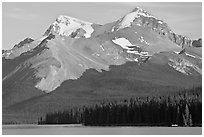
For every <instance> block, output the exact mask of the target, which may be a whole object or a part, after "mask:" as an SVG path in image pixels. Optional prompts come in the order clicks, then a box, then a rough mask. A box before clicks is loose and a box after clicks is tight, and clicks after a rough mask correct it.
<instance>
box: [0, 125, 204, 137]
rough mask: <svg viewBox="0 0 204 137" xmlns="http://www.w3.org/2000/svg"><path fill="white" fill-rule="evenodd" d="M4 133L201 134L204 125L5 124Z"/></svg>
mask: <svg viewBox="0 0 204 137" xmlns="http://www.w3.org/2000/svg"><path fill="white" fill-rule="evenodd" d="M2 134H3V135H23V134H24V135H66V134H71V135H87V134H92V135H115V134H116V135H127V134H133V135H138V134H140V135H201V134H202V127H89V126H81V125H3V127H2Z"/></svg>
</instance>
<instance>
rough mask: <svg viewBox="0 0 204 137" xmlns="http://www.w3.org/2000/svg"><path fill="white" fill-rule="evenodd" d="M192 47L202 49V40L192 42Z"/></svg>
mask: <svg viewBox="0 0 204 137" xmlns="http://www.w3.org/2000/svg"><path fill="white" fill-rule="evenodd" d="M192 46H193V47H202V39H201V38H199V39H198V40H194V41H193V42H192Z"/></svg>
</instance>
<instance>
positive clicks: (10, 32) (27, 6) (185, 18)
mask: <svg viewBox="0 0 204 137" xmlns="http://www.w3.org/2000/svg"><path fill="white" fill-rule="evenodd" d="M137 6H139V7H141V8H142V9H144V10H146V11H147V12H149V13H151V14H152V15H154V16H155V17H157V18H159V19H161V20H163V21H164V22H166V23H167V24H168V25H169V27H170V28H171V29H172V30H173V31H174V32H175V33H177V34H182V35H185V36H188V37H190V38H193V39H197V38H199V37H201V36H202V3H201V2H200V3H198V2H197V3H178V2H176V3H175V2H174V3H167V2H165V3H161V2H145V3H138V2H135V3H132V2H131V3H130V2H127V3H124V2H122V3H116V2H96V3H94V2H84V3H82V2H76V3H73V2H67V3H62V2H60V3H54V2H49V3H41V2H40V3H31V2H28V3H22V2H19V3H11V2H9V3H5V2H4V3H3V4H2V48H3V49H10V48H12V47H13V46H14V45H15V44H17V43H19V42H20V41H22V40H24V39H25V38H27V37H31V38H33V39H36V38H38V37H40V36H42V35H43V33H44V32H45V31H46V30H47V28H48V27H49V26H50V25H51V23H52V22H53V21H54V20H55V19H56V17H57V16H58V15H67V16H72V17H76V18H78V19H81V20H85V21H88V22H92V23H98V24H105V23H109V22H113V21H116V20H118V19H119V18H121V17H123V16H124V15H125V14H127V13H128V12H130V11H132V10H133V9H134V8H135V7H137Z"/></svg>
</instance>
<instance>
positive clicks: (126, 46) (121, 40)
mask: <svg viewBox="0 0 204 137" xmlns="http://www.w3.org/2000/svg"><path fill="white" fill-rule="evenodd" d="M112 41H113V42H114V43H115V44H117V45H120V46H121V47H122V48H124V49H127V50H131V49H133V48H130V47H131V46H135V45H132V44H131V43H130V42H129V40H127V39H126V38H118V39H115V40H112Z"/></svg>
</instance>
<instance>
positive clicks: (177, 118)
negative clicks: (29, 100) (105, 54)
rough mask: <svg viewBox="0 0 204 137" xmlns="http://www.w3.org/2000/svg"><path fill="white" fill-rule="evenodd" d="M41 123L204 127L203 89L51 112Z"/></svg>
mask: <svg viewBox="0 0 204 137" xmlns="http://www.w3.org/2000/svg"><path fill="white" fill-rule="evenodd" d="M38 124H83V125H86V126H202V87H195V88H192V89H188V90H183V91H178V92H173V93H169V94H166V95H157V96H144V97H141V96H140V97H131V98H128V99H124V100H120V101H113V102H110V101H104V102H101V103H99V104H96V105H94V106H84V107H79V108H77V107H75V108H73V109H70V110H65V111H63V112H55V113H48V114H46V116H45V118H44V119H42V118H39V122H38Z"/></svg>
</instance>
